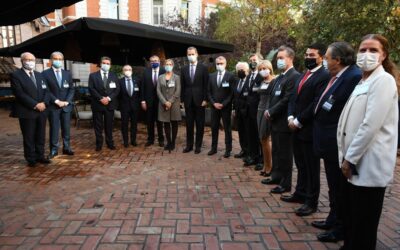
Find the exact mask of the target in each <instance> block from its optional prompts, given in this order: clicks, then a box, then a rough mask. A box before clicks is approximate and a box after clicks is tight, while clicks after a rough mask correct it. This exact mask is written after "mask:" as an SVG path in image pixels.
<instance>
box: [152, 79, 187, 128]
mask: <svg viewBox="0 0 400 250" xmlns="http://www.w3.org/2000/svg"><path fill="white" fill-rule="evenodd" d="M157 96H158V99H159V100H160V102H159V104H158V120H159V121H161V122H170V121H180V120H181V119H182V116H181V109H180V103H181V98H180V96H181V82H180V77H179V76H178V75H176V74H172V77H171V79H170V80H169V81H168V83H167V80H166V79H165V74H163V75H160V76H159V77H158V84H157ZM166 102H170V103H172V106H171V108H170V109H169V110H165V103H166Z"/></svg>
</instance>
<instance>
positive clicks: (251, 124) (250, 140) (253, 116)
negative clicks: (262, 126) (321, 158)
mask: <svg viewBox="0 0 400 250" xmlns="http://www.w3.org/2000/svg"><path fill="white" fill-rule="evenodd" d="M252 74H253V72H250V73H249V75H248V76H247V78H246V83H245V90H244V92H245V93H246V92H247V93H248V94H247V96H245V97H246V105H247V110H248V114H247V118H246V119H245V129H246V138H247V145H248V156H249V157H250V159H251V160H255V161H257V162H258V161H260V160H261V155H260V154H261V151H260V146H261V145H260V139H259V136H258V125H257V111H258V103H259V102H260V95H259V93H258V89H259V88H260V85H261V82H262V81H263V78H262V76H261V75H260V74H258V72H257V74H256V72H255V73H254V75H253V77H252Z"/></svg>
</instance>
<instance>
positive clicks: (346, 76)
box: [313, 65, 361, 158]
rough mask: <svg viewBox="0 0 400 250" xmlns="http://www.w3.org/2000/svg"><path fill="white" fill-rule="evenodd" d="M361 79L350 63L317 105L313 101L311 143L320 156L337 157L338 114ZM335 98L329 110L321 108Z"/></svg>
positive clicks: (358, 70)
mask: <svg viewBox="0 0 400 250" xmlns="http://www.w3.org/2000/svg"><path fill="white" fill-rule="evenodd" d="M360 79H361V71H360V69H359V68H358V67H357V66H355V65H351V66H349V68H347V69H346V71H344V72H343V74H342V75H341V76H340V77H339V78H338V79H337V80H336V82H335V83H334V84H333V85H332V87H331V88H330V89H329V90H328V92H327V93H325V95H324V96H323V97H322V99H321V102H320V103H319V105H318V107H316V106H317V103H318V101H319V98H318V100H316V101H315V103H314V108H313V109H314V110H315V109H316V110H317V112H316V113H314V123H313V138H314V141H313V144H314V151H315V153H316V154H317V155H318V156H320V157H334V158H336V157H337V152H338V148H337V140H336V132H337V125H338V121H339V117H340V114H341V113H342V110H343V107H344V105H345V104H346V102H347V100H348V99H349V96H350V94H351V92H353V90H354V88H355V86H356V85H357V83H358V82H359V81H360ZM321 94H322V93H321ZM331 96H332V98H333V99H334V100H335V101H334V104H333V105H332V108H331V109H330V111H326V110H325V109H322V105H323V104H324V103H325V102H326V101H327V100H328V99H329V97H331Z"/></svg>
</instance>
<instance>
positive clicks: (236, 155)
mask: <svg viewBox="0 0 400 250" xmlns="http://www.w3.org/2000/svg"><path fill="white" fill-rule="evenodd" d="M233 157H235V158H242V157H244V152H243V151H240V152H239V153H237V154H235V155H234V156H233Z"/></svg>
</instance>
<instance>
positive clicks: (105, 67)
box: [101, 63, 111, 72]
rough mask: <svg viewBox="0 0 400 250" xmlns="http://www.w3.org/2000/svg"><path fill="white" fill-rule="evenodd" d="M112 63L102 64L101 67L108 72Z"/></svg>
mask: <svg viewBox="0 0 400 250" xmlns="http://www.w3.org/2000/svg"><path fill="white" fill-rule="evenodd" d="M110 67H111V66H110V65H109V64H104V63H103V64H102V65H101V69H102V70H103V71H105V72H108V71H109V70H110Z"/></svg>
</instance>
